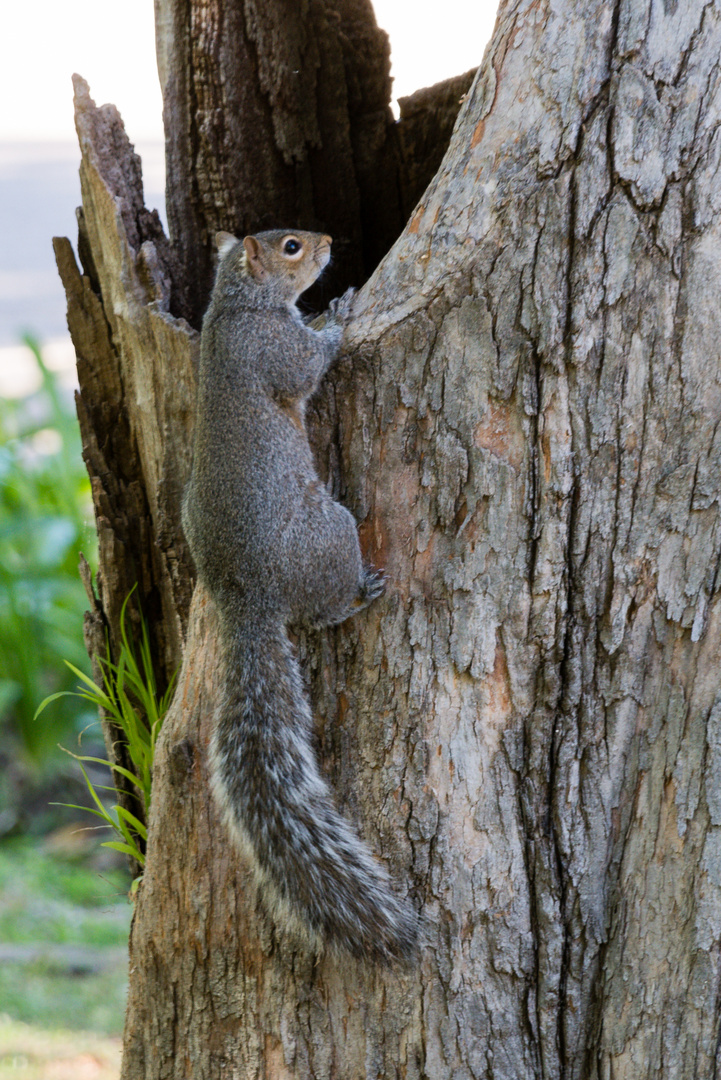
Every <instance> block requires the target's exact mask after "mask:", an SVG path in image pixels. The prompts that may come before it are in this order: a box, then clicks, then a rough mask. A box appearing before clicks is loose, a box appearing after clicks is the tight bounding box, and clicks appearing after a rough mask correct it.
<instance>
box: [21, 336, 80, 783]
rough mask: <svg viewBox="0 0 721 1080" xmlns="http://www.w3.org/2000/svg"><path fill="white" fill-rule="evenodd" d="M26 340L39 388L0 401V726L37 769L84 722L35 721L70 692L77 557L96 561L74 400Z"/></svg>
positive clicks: (62, 711) (61, 711) (59, 715)
mask: <svg viewBox="0 0 721 1080" xmlns="http://www.w3.org/2000/svg"><path fill="white" fill-rule="evenodd" d="M24 341H25V344H26V346H27V348H28V350H29V353H28V360H29V362H31V363H32V362H34V363H35V365H36V367H37V369H38V371H39V373H40V376H41V385H40V389H39V390H38V391H37V392H36V393H33V394H31V395H29V396H28V397H25V398H15V399H13V398H3V399H0V719H1V720H3V721H4V723H5V724H6V725H8V726H9V728H10V729H11V730H12V732H13V735H14V736H15V737H16V739H17V746H18V749H20V750H21V752H22V753H23V755H24V760H25V762H26V763H27V764H28V765H31V766H32V767H33V768H35V767H37V766H38V765H42V764H43V763H44V762H46V761H47V759H48V758H49V757H50V755H51V754H52V753H54V752H55V747H56V745H57V743H58V740H59V739H60V738H63V737H64V736H66V735H67V734H68V732H70V731H72V729H73V727H74V726H75V725H76V723H79V724H80V726H82V725H83V724H84V723H85V722H86V721H87V717H83V716H78V710H77V708H75V709H71V708H69V707H67V705H66V704H65V703H63V704H62V705H61V706H60V707H59V708H58V709H57V710H56V711H55V712H54V714H53V716H52V718H51V719H50V721H49V722H46V723H43V724H34V723H33V722H32V718H33V713H34V710H35V705H36V703H37V701H38V700H39V699H40V698H41V697H42V696H43V694H47V693H48V692H49V691H51V690H64V689H69V688H70V687H71V686H72V684H73V677H72V675H71V674H70V673H69V672H65V673H64V672H63V670H62V669H60V670H59V665H58V664H57V657H58V656H65V657H67V658H68V659H69V660H70V661H72V662H73V663H74V664H75V665H76V666H78V665H82V664H83V662H84V657H85V650H84V648H83V641H82V634H81V633H80V630H79V628H80V626H81V625H82V618H83V611H84V609H85V607H86V606H87V602H86V597H85V591H84V589H83V586H82V583H81V581H80V579H79V577H78V553H79V551H80V550H81V548H82V549H83V550H84V551H85V553H86V555H87V556H88V559H89V561H90V562H91V564H92V563H94V561H95V549H96V538H95V531H94V528H93V525H92V519H93V514H92V502H91V498H90V482H89V480H88V476H87V473H86V471H85V466H84V464H83V460H82V457H81V453H80V451H81V445H80V430H79V428H78V422H77V418H76V416H75V409H74V406H73V400H72V394H71V393H69V392H64V391H63V388H62V386H61V385H60V383H59V381H58V377H57V375H56V374H55V373H54V372H52V371H50V370H48V368H47V367H46V365H45V363H44V361H43V358H42V355H41V352H40V348H39V346H38V343H37V342H36V341H35V340H34V339H33V338H31V337H26V338H25V339H24ZM15 753H17V750H16V751H15Z"/></svg>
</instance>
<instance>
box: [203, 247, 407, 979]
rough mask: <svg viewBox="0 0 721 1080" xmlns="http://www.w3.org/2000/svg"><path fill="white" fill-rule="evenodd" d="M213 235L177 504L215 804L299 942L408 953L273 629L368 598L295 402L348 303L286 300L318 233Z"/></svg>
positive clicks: (280, 632)
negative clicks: (209, 639) (309, 307)
mask: <svg viewBox="0 0 721 1080" xmlns="http://www.w3.org/2000/svg"><path fill="white" fill-rule="evenodd" d="M216 240H217V244H218V252H219V264H218V270H217V276H216V281H215V286H214V288H213V292H212V296H211V300H210V305H209V307H208V311H207V313H206V315H205V318H204V320H203V330H202V336H201V347H200V371H199V386H198V399H197V416H196V430H195V442H194V447H193V466H192V472H191V478H190V482H189V484H188V487H187V489H186V492H185V496H184V500H183V528H184V531H185V535H186V537H187V540H188V544H189V546H190V551H191V554H192V556H193V560H194V562H195V566H196V569H197V572H198V576H199V578H200V580H201V581H202V582H203V583H204V585H205V586H206V588H207V589H208V591H209V593H210V595H211V596H212V598H213V600H214V602H215V604H216V607H217V609H218V611H219V614H220V625H221V635H222V651H223V657H224V664H225V673H224V676H223V689H222V693H221V700H220V704H219V707H218V710H217V715H216V718H215V725H214V732H213V735H212V740H211V747H210V766H211V776H212V783H213V789H214V793H215V796H216V799H217V801H218V803H219V805H220V807H221V808H222V810H223V813H224V817H225V819H226V821H227V823H228V825H229V827H230V830H231V833H232V834H233V836H234V837H235V839H236V841H237V842H238V843H239V844H240V845H241V847H242V849H243V850H244V852H245V853H246V855H247V856H248V857H249V858H250V861H251V864H252V865H253V867H254V871H255V877H256V880H257V882H258V884H259V886H260V890H261V895H262V897H263V899H264V902H265V904H266V907H267V908H268V910H269V913H270V914H271V915H272V917H273V918H274V919H275V920H276V921H277V922H279V923H280V924H282V925H290V926H291V927H295V928H296V929H298V928H299V927H302V928H304V931H305V934H306V935H307V936H308V937H309V938H310V940H311V944H312V945H313V946H314V947H318V946H320V945H322V944H327V945H329V946H331V947H333V948H335V949H339V950H341V951H342V950H347V951H349V952H350V953H352V954H354V955H356V956H360V957H367V958H370V959H374V960H379V961H381V962H386V963H387V962H390V961H393V960H396V959H407V958H408V957H410V956H411V955H412V954H413V951H414V947H415V942H416V937H417V918H416V915H415V912H414V911H413V910H412V909H411V908H410V907H409V906H408V905H406V904H405V903H403V902H402V901H401V900H400V899H399V898H398V897H397V896H396V895H395V894H394V893H393V891H392V889H391V886H390V882H389V878H388V875H387V873H386V872H385V870H384V869H383V867H382V866H381V865H380V863H379V862H377V861H376V859H375V858H374V857H373V856H372V855H371V853H370V851H369V850H368V848H367V847H366V845H365V844H364V843H363V841H362V840H361V839H360V838H359V837H358V835H357V834H356V832H355V831H354V829H353V828H352V827H351V825H350V824H349V823H348V822H346V821H345V820H344V818H343V817H342V816H341V815H340V814H339V812H338V811H337V809H336V808H335V805H334V803H333V799H332V795H331V792H330V789H329V787H328V785H327V783H326V781H325V780H324V779H323V777H322V776H321V774H320V772H319V770H318V766H317V763H316V761H315V756H314V754H313V750H312V746H311V737H312V718H311V713H310V708H309V704H308V701H307V698H306V694H305V692H304V689H303V684H302V681H301V676H300V671H299V668H298V664H297V662H296V659H295V656H294V654H293V650H292V647H291V644H290V642H289V640H288V636H287V627H288V625H298V624H305V625H310V626H314V627H319V626H326V625H332V624H334V623H340V622H343V620H344V619H346V618H348V617H349V616H350V615H353V614H355V613H356V612H359V611H362V610H363V609H364V608H365V607H367V606H368V605H369V604H370V603H372V601H373V600H375V599H376V598H377V597H378V596H380V595H381V594H382V593H383V591H384V583H383V578H382V575H380V574H379V573H377V572H375V571H374V570H373V569H372V568H370V567H366V566H364V564H363V561H362V558H361V551H360V545H359V543H358V535H357V530H356V523H355V520H354V518H353V516H352V515H351V514H350V512H349V511H348V510H346V509H345V507H343V506H341V505H340V503H337V502H334V500H333V499H332V498H331V496H330V494H329V493H328V491H327V489H326V487H325V485H324V484H322V483H321V481H320V480H319V478H318V476H317V474H316V470H315V465H314V462H313V457H312V454H311V450H310V446H309V443H308V437H307V433H306V428H305V403H306V401H307V400H308V398H309V397H310V396H311V395H312V394H313V393H314V392H315V390H316V389H317V387H318V384H319V382H320V380H321V378H322V376H323V374H324V373H325V371H326V370H327V368H328V367H329V365H330V364H331V363H332V362H333V361H334V360H335V359H336V357H337V356H338V354H339V351H340V345H341V339H342V337H343V326H344V323H345V322H346V321H347V319H348V311H349V307H350V300H351V296H352V291H349V292H348V293H346V294H345V296H343V297H342V298H341V299H340V300H336V301H333V302H332V304H331V306H330V309H329V313H328V316H327V317H326V320H325V325H324V326H323V328H322V329H313V328H312V327H311V326H308V325H306V323H304V321H303V319H302V317H301V315H300V312H299V310H298V308H297V307H296V301H297V299H298V297H299V296H300V294H301V293H302V292H304V291H305V290H306V289H307V288H308V287H309V286H310V285H311V284H312V283H313V282H314V281H315V279H316V278H317V277H318V275H319V274H320V273H321V271H322V270H323V269H324V267H325V266H326V265H327V263H328V261H329V259H330V245H331V238H330V237H329V236H322V235H319V234H317V233H311V232H302V231H296V232H284V231H282V230H272V231H269V232H261V233H257V234H256V235H255V236H246V237H245V239H244V240H243V241H242V242H241V241H239V240H237V239H236V238H235V237H233V236H231V235H230V234H229V233H218V235H217V238H216ZM317 321H318V320H317ZM317 321H316V322H317ZM321 321H322V320H321Z"/></svg>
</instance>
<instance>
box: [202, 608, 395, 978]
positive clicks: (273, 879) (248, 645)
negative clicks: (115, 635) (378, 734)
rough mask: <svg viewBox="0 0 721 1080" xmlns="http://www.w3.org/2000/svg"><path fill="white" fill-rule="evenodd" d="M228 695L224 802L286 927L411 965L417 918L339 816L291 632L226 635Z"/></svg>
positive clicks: (223, 731) (221, 784)
mask: <svg viewBox="0 0 721 1080" xmlns="http://www.w3.org/2000/svg"><path fill="white" fill-rule="evenodd" d="M225 636H226V639H227V646H226V649H225V655H226V658H227V659H226V662H227V670H226V676H225V693H224V697H223V700H222V701H221V705H220V708H219V709H218V713H217V720H216V726H215V731H214V734H213V741H212V745H211V755H212V773H213V783H214V787H215V794H216V797H217V799H218V801H219V802H220V805H221V806H222V807H223V809H224V811H225V814H226V817H227V819H228V822H229V824H230V826H231V829H232V831H233V832H234V833H235V834H236V837H237V839H238V840H239V841H240V842H241V844H242V846H243V847H244V848H245V849H246V850H247V851H248V853H249V854H251V856H252V858H253V861H254V864H255V868H256V874H257V877H258V879H259V882H260V885H261V888H262V891H263V896H264V899H265V900H266V902H267V903H268V906H269V908H270V910H271V913H272V914H273V915H274V916H275V917H276V918H278V919H280V920H281V921H282V920H284V919H286V920H287V919H288V917H289V916H290V917H291V918H293V917H295V918H297V919H299V920H300V922H301V924H303V925H304V927H305V929H306V932H310V934H311V936H312V937H313V938H315V939H316V940H317V939H322V941H324V942H325V943H327V944H331V945H334V946H336V947H339V948H341V949H346V950H348V951H349V952H350V953H353V954H354V955H356V956H365V957H370V958H373V959H376V960H381V961H385V962H389V961H391V960H395V959H402V958H405V957H409V956H410V955H411V954H412V953H413V951H414V946H415V942H416V937H417V919H416V916H415V913H414V912H413V911H412V910H411V909H410V908H409V907H408V906H406V905H405V904H403V903H402V902H401V901H400V900H399V899H398V898H397V897H396V896H395V895H394V893H393V892H392V890H391V887H390V882H389V879H388V875H387V874H386V872H385V870H384V869H383V867H382V866H381V865H380V863H378V862H377V861H376V860H375V859H374V858H373V856H372V855H371V853H370V852H369V850H368V849H367V847H366V846H365V844H364V843H363V841H362V840H361V839H360V838H359V837H358V836H357V835H356V833H355V832H354V830H353V829H352V827H351V826H350V825H349V824H348V823H347V822H346V821H345V820H344V819H343V818H342V817H341V815H340V814H339V813H338V811H337V810H336V808H335V806H334V804H333V799H332V795H331V792H330V789H329V787H328V785H327V784H326V782H325V780H324V779H323V777H322V776H321V774H320V772H319V771H318V766H317V764H316V761H315V756H314V754H313V751H312V749H311V744H310V736H311V715H310V709H309V706H308V702H307V699H306V695H305V693H304V690H303V686H302V682H301V678H300V672H299V670H298V665H297V663H296V661H295V658H294V656H293V653H292V650H291V646H290V643H289V642H288V639H287V637H286V634H285V630H284V628H283V627H280V626H279V627H270V628H267V627H266V628H263V627H258V626H253V627H250V626H238V627H237V628H236V629H235V630H234V631H232V632H231V631H229V630H228V629H226V634H225Z"/></svg>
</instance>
